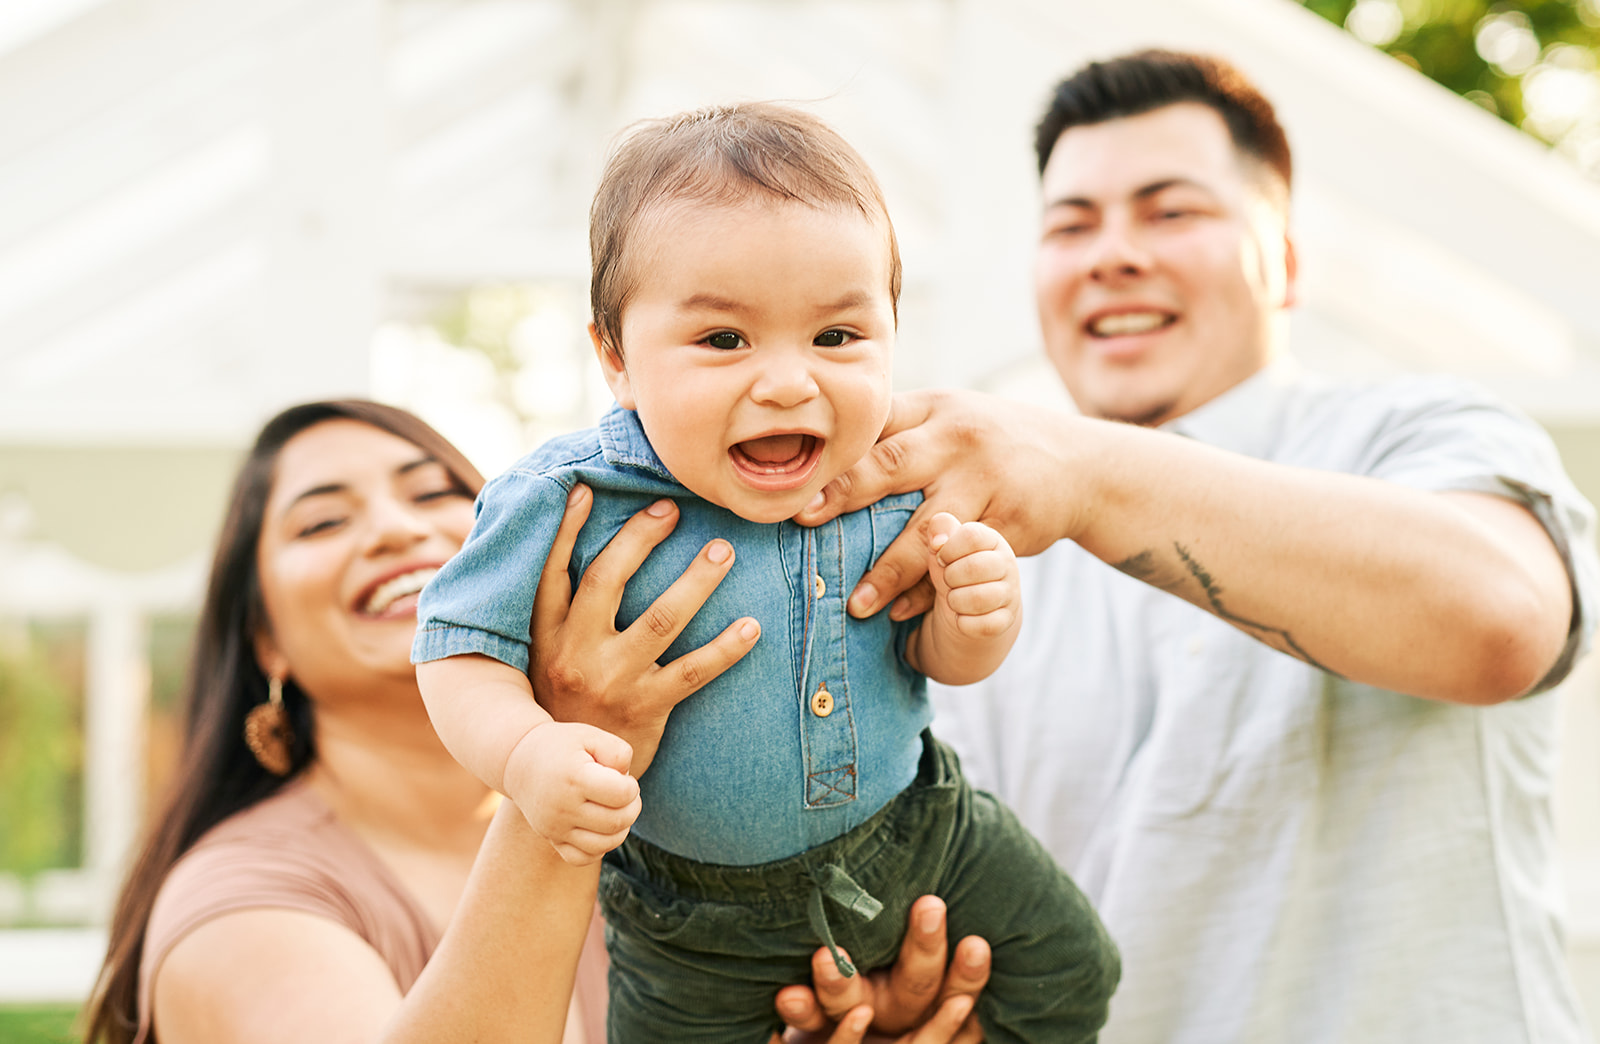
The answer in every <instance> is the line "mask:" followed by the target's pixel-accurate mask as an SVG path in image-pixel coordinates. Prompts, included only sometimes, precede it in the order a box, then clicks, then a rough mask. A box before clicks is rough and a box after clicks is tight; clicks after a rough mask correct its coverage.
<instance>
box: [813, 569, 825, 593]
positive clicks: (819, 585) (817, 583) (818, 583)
mask: <svg viewBox="0 0 1600 1044" xmlns="http://www.w3.org/2000/svg"><path fill="white" fill-rule="evenodd" d="M811 586H812V588H813V589H814V590H815V591H816V592H817V597H818V598H821V597H822V596H823V595H825V594H827V593H828V585H827V584H825V583H823V582H822V574H821V573H817V574H815V575H814V576H812V578H811Z"/></svg>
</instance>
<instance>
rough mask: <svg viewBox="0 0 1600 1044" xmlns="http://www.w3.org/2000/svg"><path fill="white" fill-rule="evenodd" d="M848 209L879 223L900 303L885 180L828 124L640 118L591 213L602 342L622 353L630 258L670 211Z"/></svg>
mask: <svg viewBox="0 0 1600 1044" xmlns="http://www.w3.org/2000/svg"><path fill="white" fill-rule="evenodd" d="M759 197H766V198H767V199H770V200H772V201H792V202H796V203H804V204H806V205H808V206H813V207H819V208H846V209H851V208H853V209H855V210H858V211H860V212H861V214H862V215H863V216H864V217H866V219H867V220H868V221H872V222H874V223H879V222H881V223H882V226H883V229H884V233H885V234H886V235H887V236H888V241H889V242H888V246H889V298H890V301H891V302H892V303H893V304H894V305H895V307H896V309H897V310H898V307H899V302H900V246H899V244H898V243H897V242H896V240H895V235H894V225H893V224H892V223H891V222H890V221H889V210H888V207H887V206H885V204H884V200H883V191H882V190H881V189H880V188H879V187H878V179H877V178H875V177H873V176H872V170H871V168H869V167H868V166H867V164H866V161H865V160H863V159H862V158H861V156H860V154H859V153H857V152H856V150H855V149H853V148H851V147H850V145H849V143H847V142H846V141H845V140H844V139H843V138H841V137H840V136H839V134H838V133H837V132H836V131H834V130H833V128H831V127H829V126H828V125H827V124H826V123H824V122H822V121H821V120H819V119H818V118H817V117H815V116H813V115H811V114H810V113H807V112H802V111H800V110H798V109H791V108H789V107H788V106H784V105H776V104H773V103H771V102H748V103H744V104H740V105H721V106H715V107H712V108H706V109H696V110H695V111H693V112H685V113H680V114H678V115H677V116H670V117H667V118H665V119H656V120H642V121H640V122H639V123H636V124H634V125H633V126H631V127H630V128H628V129H627V130H626V131H625V132H624V136H623V138H622V140H621V143H620V144H619V145H618V146H617V147H616V148H615V150H614V151H613V152H612V154H611V156H610V158H609V159H608V160H607V161H606V166H605V171H604V172H603V173H602V174H601V175H600V187H599V188H598V189H597V190H596V191H595V195H594V204H593V205H592V206H591V207H590V208H589V257H590V259H591V265H592V272H591V275H590V279H589V307H590V310H591V312H592V313H593V318H594V325H595V329H596V330H597V331H598V332H599V335H600V342H601V344H603V345H604V346H605V347H606V348H607V349H609V350H611V351H614V352H616V353H618V355H619V356H620V355H621V351H622V310H623V308H624V307H626V306H627V303H628V298H629V297H630V296H632V293H633V290H634V287H635V286H636V285H637V283H638V270H637V266H636V265H634V264H632V263H630V259H629V257H628V252H629V250H630V249H631V247H632V246H633V240H634V239H635V238H636V237H637V233H638V232H639V229H640V226H641V224H642V223H643V222H644V221H645V220H646V219H647V218H648V217H649V216H651V215H652V214H653V213H654V212H656V211H657V210H658V209H659V208H660V207H661V206H662V205H664V204H672V203H679V202H689V203H702V204H711V205H714V206H715V205H722V206H732V205H737V204H740V203H744V202H747V201H748V200H750V199H752V198H759Z"/></svg>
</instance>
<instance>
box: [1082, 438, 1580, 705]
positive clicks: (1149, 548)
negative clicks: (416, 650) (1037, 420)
mask: <svg viewBox="0 0 1600 1044" xmlns="http://www.w3.org/2000/svg"><path fill="white" fill-rule="evenodd" d="M1074 427H1077V428H1078V429H1079V430H1078V431H1077V432H1076V433H1075V435H1074V436H1073V437H1072V439H1071V449H1072V451H1073V452H1074V454H1075V456H1076V458H1077V461H1078V463H1077V464H1076V465H1075V466H1074V467H1073V468H1072V469H1071V470H1072V471H1073V472H1075V473H1076V480H1075V481H1076V482H1077V483H1079V484H1080V490H1079V496H1081V497H1082V498H1083V499H1084V501H1085V502H1086V503H1087V504H1088V505H1089V507H1088V509H1087V510H1084V511H1081V512H1077V513H1076V517H1075V522H1076V530H1075V531H1073V532H1070V533H1067V534H1064V535H1066V536H1069V537H1071V538H1072V539H1075V540H1076V541H1077V542H1078V543H1079V544H1080V545H1081V546H1082V547H1084V548H1085V549H1086V550H1088V551H1089V552H1091V553H1092V554H1094V555H1096V556H1097V557H1099V558H1101V559H1102V560H1104V561H1105V562H1107V563H1108V564H1110V565H1112V566H1115V567H1116V568H1118V569H1120V570H1122V571H1123V572H1125V573H1127V574H1128V575H1130V576H1133V577H1135V578H1137V579H1139V580H1143V581H1145V582H1146V583H1150V584H1152V585H1154V586H1156V587H1160V588H1162V589H1163V590H1166V591H1169V592H1171V593H1173V594H1175V595H1177V596H1179V597H1181V598H1184V599H1185V600H1187V601H1189V602H1192V603H1194V604H1195V605H1198V606H1200V607H1201V608H1203V609H1206V610H1207V611H1209V612H1212V613H1214V614H1216V615H1217V616H1218V617H1219V618H1221V619H1223V620H1226V621H1227V622H1229V623H1230V624H1232V625H1234V626H1235V627H1238V628H1239V629H1240V630H1242V631H1244V632H1246V633H1247V634H1250V635H1251V636H1252V637H1255V638H1257V639H1259V640H1260V641H1262V642H1265V643H1266V644H1268V645H1270V646H1272V647H1273V648H1275V649H1278V650H1280V651H1282V652H1285V653H1287V654H1289V655H1292V656H1295V657H1298V658H1299V659H1302V660H1304V661H1306V662H1307V663H1310V664H1313V665H1314V666H1317V667H1320V668H1322V669H1324V670H1328V671H1331V672H1333V673H1335V674H1339V675H1342V676H1345V677H1348V678H1352V679H1355V680H1358V681H1362V682H1367V683H1369V684H1374V685H1378V686H1381V687H1384V688H1389V689H1394V690H1396V691H1400V692H1406V693H1410V694H1413V695H1417V696H1426V697H1430V698H1434V699H1442V700H1450V701H1455V702H1464V703H1489V702H1494V701H1496V700H1500V699H1506V698H1509V697H1512V696H1515V695H1518V694H1520V693H1522V692H1525V691H1527V690H1528V689H1530V688H1532V687H1533V686H1534V685H1535V684H1537V683H1538V681H1539V680H1540V679H1541V678H1543V676H1544V674H1545V672H1546V671H1547V670H1548V669H1549V667H1550V665H1551V664H1552V663H1553V662H1554V661H1555V659H1556V657H1557V656H1558V655H1559V652H1560V650H1561V647H1562V644H1563V642H1564V640H1565V636H1566V633H1567V628H1568V624H1569V621H1570V616H1571V601H1570V588H1569V585H1568V581H1567V577H1566V572H1565V567H1564V566H1563V564H1562V562H1561V560H1560V558H1559V556H1558V555H1557V553H1556V551H1555V547H1554V545H1553V544H1552V543H1551V542H1550V540H1549V538H1548V536H1547V535H1546V534H1545V533H1544V531H1543V529H1542V528H1540V527H1539V524H1538V523H1537V521H1535V520H1534V519H1533V517H1532V516H1531V514H1529V513H1528V512H1527V511H1526V510H1524V509H1523V508H1521V507H1520V506H1518V505H1515V504H1513V503H1511V502H1509V501H1503V500H1500V499H1499V498H1493V497H1487V496H1482V495H1474V494H1432V493H1424V492H1419V491H1416V490H1411V489H1406V488H1403V487H1399V486H1395V485H1393V484H1390V483H1386V482H1382V481H1380V480H1377V479H1370V478H1362V477H1358V476H1351V475H1342V474H1335V473H1331V472H1321V471H1311V470H1307V469H1301V468H1289V467H1284V466H1281V465H1275V464H1269V463H1265V462H1262V461H1257V460H1252V459H1250V458H1246V457H1240V456H1237V455H1235V454H1230V453H1226V452H1224V451H1221V450H1217V449H1214V448H1211V447H1208V446H1204V445H1200V444H1197V443H1193V442H1190V441H1189V440H1186V439H1182V438H1180V437H1178V436H1174V435H1169V434H1165V433H1161V432H1153V431H1147V430H1144V429H1138V428H1133V427H1129V426H1126V425H1117V424H1108V423H1104V422H1097V421H1087V420H1078V421H1077V422H1076V424H1075V425H1074ZM1069 481H1070V480H1069Z"/></svg>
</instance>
